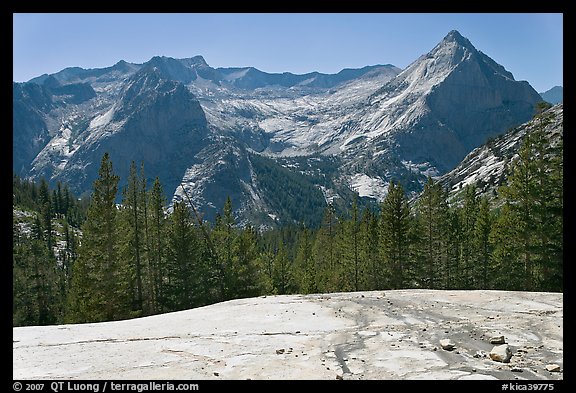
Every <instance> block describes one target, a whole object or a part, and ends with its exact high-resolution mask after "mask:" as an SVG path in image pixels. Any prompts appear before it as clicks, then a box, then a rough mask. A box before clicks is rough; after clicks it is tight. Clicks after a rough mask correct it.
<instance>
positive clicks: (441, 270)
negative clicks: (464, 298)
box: [13, 112, 563, 326]
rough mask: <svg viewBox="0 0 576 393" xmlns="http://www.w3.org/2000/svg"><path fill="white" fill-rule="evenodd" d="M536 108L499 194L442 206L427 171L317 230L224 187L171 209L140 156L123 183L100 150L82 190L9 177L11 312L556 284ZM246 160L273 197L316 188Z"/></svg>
mask: <svg viewBox="0 0 576 393" xmlns="http://www.w3.org/2000/svg"><path fill="white" fill-rule="evenodd" d="M538 116H539V117H538V118H537V119H538V120H539V121H540V123H541V124H542V127H540V128H536V129H535V130H533V131H532V132H531V133H530V134H529V135H527V136H526V137H525V139H524V141H523V144H522V147H521V149H520V151H519V153H518V157H517V159H515V160H514V161H513V162H512V163H511V165H510V168H511V169H510V171H509V176H508V180H507V181H506V182H505V183H504V184H503V185H502V186H500V187H499V188H498V190H497V197H496V200H492V201H491V202H490V201H489V200H488V199H487V197H486V196H480V195H479V193H478V192H477V190H476V188H475V187H474V186H473V185H468V186H466V188H465V189H464V192H463V197H462V199H461V200H459V201H458V203H453V204H449V202H448V201H449V199H448V192H447V190H445V189H443V188H442V186H441V185H440V183H438V182H436V181H434V180H433V179H432V178H429V179H428V182H427V184H426V185H425V187H424V190H423V192H422V194H421V195H420V196H419V198H418V199H417V200H416V201H415V202H414V203H409V201H408V199H407V196H406V194H405V192H404V190H403V188H402V186H401V184H399V183H397V182H391V183H390V184H389V188H388V193H387V195H386V197H385V198H384V200H383V202H382V203H381V204H380V205H379V206H378V208H376V209H374V208H360V207H359V205H358V203H354V204H353V206H352V207H351V209H349V211H347V212H346V214H338V213H337V210H336V209H335V208H334V206H332V205H331V204H329V205H328V206H327V207H326V208H325V209H324V213H323V215H322V219H321V224H320V226H319V227H317V228H313V227H312V226H311V225H310V224H308V225H307V224H305V223H302V224H301V225H291V226H290V225H286V226H283V227H282V228H280V229H275V230H271V231H268V232H264V233H258V232H257V231H256V230H255V229H254V228H253V227H251V226H245V227H243V228H240V227H238V226H237V225H236V219H235V217H234V215H233V209H232V207H233V206H232V201H231V200H230V199H228V200H227V201H226V203H225V205H224V206H223V207H222V210H221V213H220V214H219V215H218V216H217V218H216V220H215V222H214V223H209V222H206V221H204V220H203V219H202V217H201V216H200V215H199V214H198V206H193V205H192V204H191V203H190V200H185V201H182V202H177V203H175V204H174V205H173V206H171V208H170V209H168V206H167V199H166V197H165V195H164V193H163V189H162V184H161V181H160V179H159V178H156V179H155V181H154V182H153V183H152V184H149V182H147V181H146V179H147V177H146V175H145V173H144V168H143V166H142V165H141V166H140V167H138V166H137V165H136V163H134V162H132V165H131V167H130V170H129V174H130V175H129V178H128V180H127V186H126V187H125V188H124V189H122V190H119V189H118V184H119V180H120V179H119V177H118V176H117V175H116V174H115V169H114V168H113V164H112V162H111V160H110V158H109V156H108V154H104V156H103V157H102V161H101V164H100V170H99V177H98V179H97V180H96V181H95V182H94V184H93V192H92V195H91V198H90V199H82V200H78V199H77V198H76V197H74V196H72V195H71V194H70V192H69V191H68V188H67V187H66V186H63V185H60V184H58V186H57V188H56V189H54V190H49V189H48V185H47V183H46V182H45V181H42V182H41V183H40V184H33V183H30V182H28V181H23V180H22V179H20V178H18V177H17V176H14V181H13V213H14V214H13V239H14V250H13V283H14V285H13V324H14V326H21V325H44V324H54V323H63V322H64V323H80V322H95V321H106V320H117V319H125V318H132V317H138V316H145V315H151V314H157V313H164V312H169V311H175V310H183V309H187V308H192V307H197V306H202V305H206V304H211V303H215V302H219V301H223V300H228V299H234V298H242V297H250V296H258V295H264V294H290V293H318V292H338V291H352V290H354V291H356V290H377V289H388V288H392V289H400V288H434V289H505V290H526V291H563V146H562V139H560V142H559V143H558V144H550V143H548V141H547V139H546V133H545V132H544V128H545V125H546V122H547V121H548V119H547V117H546V116H547V115H546V112H544V113H542V114H540V115H538ZM252 160H253V164H254V165H255V166H256V167H257V168H258V171H259V172H260V173H261V174H266V173H267V174H268V176H261V181H262V182H263V184H262V186H263V187H273V188H274V187H277V188H278V193H279V195H278V198H277V199H276V200H274V202H273V203H276V204H279V205H280V204H282V203H285V202H284V201H283V199H282V195H281V193H282V191H281V190H282V187H296V186H302V187H304V189H305V190H308V189H309V190H308V191H307V192H306V193H304V194H303V196H306V197H307V198H309V196H310V195H314V191H313V190H312V189H311V188H310V187H308V185H307V184H305V183H299V181H296V180H295V181H294V182H293V183H290V182H288V183H286V184H283V185H281V186H280V185H277V184H275V182H274V173H273V172H270V171H271V170H272V169H270V168H271V167H270V166H269V165H267V161H266V160H264V159H262V160H258V159H256V157H252ZM119 193H120V195H121V196H122V203H121V204H116V203H115V200H116V197H117V195H118V194H119ZM314 199H317V197H314ZM314 199H312V200H314ZM298 203H300V204H302V206H301V209H302V212H303V213H304V212H306V211H308V210H307V209H309V207H307V205H306V202H305V200H302V201H300V202H298ZM311 206H313V205H311ZM310 209H312V207H310ZM310 211H313V209H312V210H310Z"/></svg>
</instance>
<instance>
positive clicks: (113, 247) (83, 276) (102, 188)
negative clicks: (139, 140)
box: [67, 153, 130, 323]
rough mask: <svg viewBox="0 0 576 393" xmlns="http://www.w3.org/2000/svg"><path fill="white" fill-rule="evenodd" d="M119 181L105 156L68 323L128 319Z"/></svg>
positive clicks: (75, 277) (76, 271)
mask: <svg viewBox="0 0 576 393" xmlns="http://www.w3.org/2000/svg"><path fill="white" fill-rule="evenodd" d="M118 181H119V178H118V176H117V175H115V174H114V171H113V167H112V161H111V160H110V157H109V155H108V153H104V155H103V157H102V161H101V164H100V169H99V172H98V179H96V181H95V182H94V189H93V193H92V198H91V200H90V206H89V208H88V213H87V219H86V221H85V223H84V225H83V226H82V232H83V237H82V243H81V245H80V249H79V257H78V260H77V261H76V263H75V264H74V267H73V274H72V275H73V280H72V288H71V290H70V293H69V308H68V315H67V320H68V321H69V322H80V323H82V322H99V321H109V320H114V319H120V318H125V317H128V316H129V312H128V311H129V309H130V292H129V275H128V273H129V272H128V271H127V270H128V269H127V265H126V264H125V263H123V262H122V260H121V259H120V258H119V249H118V248H119V236H118V229H117V219H116V218H117V217H116V216H117V208H116V204H115V199H116V194H117V192H118Z"/></svg>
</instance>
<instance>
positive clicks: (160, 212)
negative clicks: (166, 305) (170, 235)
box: [148, 177, 166, 313]
mask: <svg viewBox="0 0 576 393" xmlns="http://www.w3.org/2000/svg"><path fill="white" fill-rule="evenodd" d="M148 204H149V207H148V215H149V216H150V219H149V222H150V230H149V232H148V234H149V236H148V238H149V241H148V242H149V244H150V245H149V250H148V255H149V259H150V280H151V284H150V285H149V287H150V290H151V294H150V299H151V302H152V306H151V307H152V310H151V311H152V313H155V312H157V311H161V309H160V308H159V298H160V297H161V296H162V293H163V291H164V288H163V282H164V280H163V278H164V277H165V275H166V273H165V271H164V266H165V263H164V261H165V240H164V238H165V233H164V231H165V222H166V219H165V217H164V208H165V206H166V197H165V196H164V192H163V190H162V184H161V183H160V179H159V178H158V177H156V179H155V180H154V184H153V185H152V190H151V191H150V196H149V198H148ZM162 311H166V310H162Z"/></svg>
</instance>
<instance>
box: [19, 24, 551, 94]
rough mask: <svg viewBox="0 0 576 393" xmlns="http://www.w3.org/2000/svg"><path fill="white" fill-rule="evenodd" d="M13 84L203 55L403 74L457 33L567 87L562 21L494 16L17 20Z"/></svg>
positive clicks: (533, 79) (241, 62)
mask: <svg viewBox="0 0 576 393" xmlns="http://www.w3.org/2000/svg"><path fill="white" fill-rule="evenodd" d="M13 22H14V24H13V66H14V72H13V80H14V81H17V82H23V81H27V80H29V79H31V78H33V77H36V76H39V75H42V74H44V73H48V74H50V73H55V72H58V71H60V70H62V69H63V68H66V67H73V66H78V67H83V68H101V67H108V66H111V65H113V64H115V63H116V62H118V61H119V60H125V61H127V62H131V63H143V62H145V61H147V60H149V59H150V58H151V57H153V56H156V55H163V56H169V57H175V58H185V57H192V56H195V55H202V56H203V57H204V59H205V60H206V62H207V63H208V64H209V65H210V66H212V67H215V68H216V67H244V66H253V67H256V68H258V69H260V70H261V71H265V72H292V73H297V74H302V73H307V72H312V71H319V72H324V73H336V72H338V71H340V70H341V69H343V68H359V67H363V66H366V65H374V64H393V65H395V66H397V67H400V68H405V67H406V66H408V65H409V64H410V63H411V62H412V61H414V60H416V58H418V56H420V55H422V54H425V53H427V52H428V51H429V50H430V49H432V48H433V47H434V46H435V45H436V44H437V43H438V42H439V41H440V40H442V38H443V37H444V36H445V35H446V34H447V33H448V32H449V31H450V30H454V29H456V30H458V31H459V32H460V33H461V34H462V35H463V36H464V37H466V38H468V39H469V40H470V41H471V42H472V44H473V45H474V46H475V47H476V49H479V50H481V51H482V52H484V53H485V54H487V55H488V56H490V57H491V58H493V59H494V60H495V61H496V62H498V63H500V64H501V65H503V66H504V67H505V68H506V69H507V70H508V71H510V72H512V74H513V75H514V78H515V79H516V80H527V81H528V82H530V84H531V85H532V86H533V87H534V88H535V89H536V90H537V91H538V92H542V91H545V90H548V89H549V88H551V87H553V86H555V85H563V75H562V74H563V15H562V14H537V13H519V14H514V13H506V14H497V13H488V14H474V13H467V14H466V13H465V14H456V13H450V14H441V13H430V14H416V13H411V14H358V13H352V14H348V13H339V14H329V13H327V14H322V13H319V14H318V13H316V14H298V13H297V14H282V13H278V14H168V13H162V14H144V13H142V14H56V13H54V14H14V15H13Z"/></svg>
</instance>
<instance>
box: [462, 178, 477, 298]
mask: <svg viewBox="0 0 576 393" xmlns="http://www.w3.org/2000/svg"><path fill="white" fill-rule="evenodd" d="M477 216H478V197H477V195H476V187H475V186H472V185H466V188H465V189H464V203H463V206H462V208H461V209H460V218H459V221H460V230H461V236H460V261H459V262H460V272H459V273H460V277H459V283H460V285H459V287H460V288H463V289H472V288H475V287H476V285H475V284H476V283H475V282H474V278H475V273H474V272H475V270H476V265H477V264H478V261H477V255H476V252H475V245H474V229H475V227H476V218H477Z"/></svg>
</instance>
